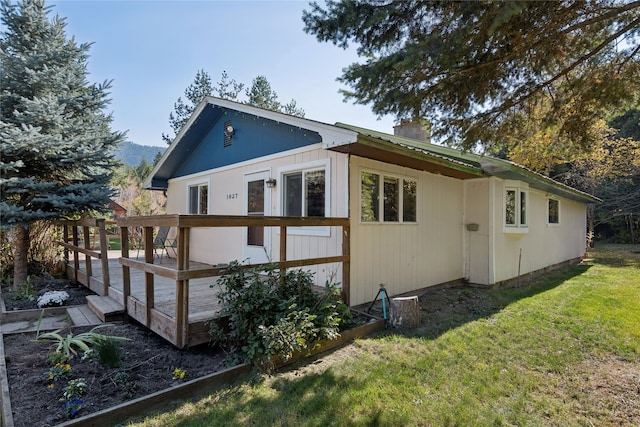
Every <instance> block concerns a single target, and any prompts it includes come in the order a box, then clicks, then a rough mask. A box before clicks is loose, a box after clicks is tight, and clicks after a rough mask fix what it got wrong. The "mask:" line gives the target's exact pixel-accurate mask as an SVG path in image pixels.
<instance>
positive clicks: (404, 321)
mask: <svg viewBox="0 0 640 427" xmlns="http://www.w3.org/2000/svg"><path fill="white" fill-rule="evenodd" d="M390 322H391V325H392V326H395V327H401V328H407V329H412V328H417V327H418V326H420V304H419V303H418V297H417V296H412V297H398V298H393V299H392V300H391V316H390Z"/></svg>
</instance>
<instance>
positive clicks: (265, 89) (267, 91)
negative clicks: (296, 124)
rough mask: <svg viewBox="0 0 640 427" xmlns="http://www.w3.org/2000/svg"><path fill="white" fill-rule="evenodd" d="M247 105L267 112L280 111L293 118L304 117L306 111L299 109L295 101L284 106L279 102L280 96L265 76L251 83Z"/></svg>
mask: <svg viewBox="0 0 640 427" xmlns="http://www.w3.org/2000/svg"><path fill="white" fill-rule="evenodd" d="M246 95H247V98H248V99H247V102H246V103H247V104H249V105H253V106H255V107H260V108H264V109H266V110H272V111H279V112H281V113H285V114H290V115H292V116H298V117H304V110H303V109H302V108H299V107H298V104H297V103H296V100H295V99H292V100H291V101H290V102H289V103H287V104H285V105H282V104H281V103H280V101H278V94H277V93H276V91H275V90H273V89H272V88H271V83H269V80H267V78H266V77H265V76H258V77H256V78H255V79H253V82H251V87H250V88H249V89H247V91H246Z"/></svg>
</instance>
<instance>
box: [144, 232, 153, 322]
mask: <svg viewBox="0 0 640 427" xmlns="http://www.w3.org/2000/svg"><path fill="white" fill-rule="evenodd" d="M143 234H144V262H146V263H148V264H153V227H144V233H143ZM153 279H154V276H153V273H149V272H145V273H144V294H145V305H146V316H145V322H146V326H151V309H152V308H153V307H154V300H155V295H154V286H153Z"/></svg>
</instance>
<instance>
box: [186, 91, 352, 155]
mask: <svg viewBox="0 0 640 427" xmlns="http://www.w3.org/2000/svg"><path fill="white" fill-rule="evenodd" d="M203 102H208V103H209V104H212V105H217V106H220V107H223V108H228V109H230V110H236V111H240V112H242V113H247V114H252V115H254V116H258V117H263V118H265V119H269V120H273V121H275V122H278V123H285V124H288V125H291V126H296V127H299V128H302V129H308V130H311V131H314V132H318V133H319V134H320V136H321V137H322V147H323V148H325V149H326V148H329V147H335V146H338V145H345V144H351V143H353V142H356V140H357V139H358V133H357V132H354V131H352V130H348V129H343V128H339V127H337V126H334V125H330V124H327V123H322V122H318V121H315V120H309V119H305V118H304V117H296V116H291V115H289V114H284V113H279V112H277V111H271V110H265V109H264V108H259V107H254V106H253V105H248V104H241V103H239V102H235V101H229V100H228V99H221V98H216V97H214V96H207V97H206V98H205V99H204V100H203ZM185 127H186V126H185Z"/></svg>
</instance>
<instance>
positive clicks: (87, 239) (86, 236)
mask: <svg viewBox="0 0 640 427" xmlns="http://www.w3.org/2000/svg"><path fill="white" fill-rule="evenodd" d="M82 239H83V242H84V248H85V249H91V230H89V226H87V225H83V226H82ZM84 265H85V268H86V269H87V283H86V286H87V287H88V288H89V289H91V277H93V270H92V268H91V257H90V256H89V255H87V254H85V255H84Z"/></svg>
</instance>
